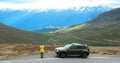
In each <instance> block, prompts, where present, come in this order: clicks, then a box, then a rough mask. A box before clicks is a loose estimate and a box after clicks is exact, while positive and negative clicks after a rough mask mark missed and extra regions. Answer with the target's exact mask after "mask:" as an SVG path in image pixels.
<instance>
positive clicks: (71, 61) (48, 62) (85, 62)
mask: <svg viewBox="0 0 120 63" xmlns="http://www.w3.org/2000/svg"><path fill="white" fill-rule="evenodd" d="M0 63H120V56H113V55H96V54H91V55H90V56H89V57H88V58H87V59H83V58H80V57H75V56H69V57H67V58H57V57H55V54H54V53H47V54H45V58H43V59H41V58H40V57H39V55H31V56H26V57H19V58H12V59H7V60H4V61H0Z"/></svg>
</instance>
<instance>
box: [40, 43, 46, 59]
mask: <svg viewBox="0 0 120 63" xmlns="http://www.w3.org/2000/svg"><path fill="white" fill-rule="evenodd" d="M44 52H45V46H44V45H40V56H41V58H44Z"/></svg>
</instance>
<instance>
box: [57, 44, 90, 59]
mask: <svg viewBox="0 0 120 63" xmlns="http://www.w3.org/2000/svg"><path fill="white" fill-rule="evenodd" d="M55 53H56V54H57V55H58V56H59V57H61V58H64V57H66V56H68V55H79V56H80V57H82V58H87V57H88V55H89V53H90V51H89V48H88V46H87V45H84V44H79V43H72V44H67V45H66V46H64V47H57V48H55Z"/></svg>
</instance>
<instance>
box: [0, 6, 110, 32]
mask: <svg viewBox="0 0 120 63" xmlns="http://www.w3.org/2000/svg"><path fill="white" fill-rule="evenodd" d="M111 9H112V8H110V7H105V6H96V7H88V6H87V7H79V8H73V9H67V10H48V11H44V12H39V11H35V10H33V11H28V10H24V11H23V10H10V9H9V10H8V9H4V10H0V23H3V24H6V25H9V26H12V27H15V28H19V29H23V30H30V31H31V30H32V31H33V30H35V29H39V28H45V27H47V26H54V27H65V26H70V25H74V24H81V23H84V22H87V21H89V20H91V19H94V18H96V17H97V16H98V15H99V14H100V13H103V12H105V11H109V10H111Z"/></svg>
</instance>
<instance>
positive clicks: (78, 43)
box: [72, 43, 87, 46]
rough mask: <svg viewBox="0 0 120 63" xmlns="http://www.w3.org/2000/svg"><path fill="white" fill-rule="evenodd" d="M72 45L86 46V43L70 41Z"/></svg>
mask: <svg viewBox="0 0 120 63" xmlns="http://www.w3.org/2000/svg"><path fill="white" fill-rule="evenodd" d="M72 45H79V46H87V44H79V43H72Z"/></svg>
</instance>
